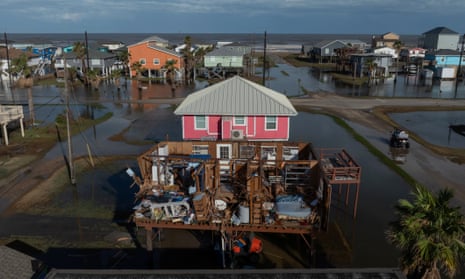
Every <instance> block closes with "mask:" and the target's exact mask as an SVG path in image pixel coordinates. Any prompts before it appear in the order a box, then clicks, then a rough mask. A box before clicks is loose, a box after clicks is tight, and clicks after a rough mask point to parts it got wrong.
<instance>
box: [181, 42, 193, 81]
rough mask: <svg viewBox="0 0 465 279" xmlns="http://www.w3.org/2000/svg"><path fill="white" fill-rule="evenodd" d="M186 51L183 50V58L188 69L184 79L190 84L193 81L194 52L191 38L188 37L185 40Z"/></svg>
mask: <svg viewBox="0 0 465 279" xmlns="http://www.w3.org/2000/svg"><path fill="white" fill-rule="evenodd" d="M184 45H185V47H184V49H183V50H182V54H183V58H184V65H185V67H186V69H185V75H184V79H185V81H186V84H189V83H191V82H192V81H193V70H194V66H195V65H194V64H195V60H194V51H192V50H191V48H192V41H191V37H190V36H186V37H185V38H184Z"/></svg>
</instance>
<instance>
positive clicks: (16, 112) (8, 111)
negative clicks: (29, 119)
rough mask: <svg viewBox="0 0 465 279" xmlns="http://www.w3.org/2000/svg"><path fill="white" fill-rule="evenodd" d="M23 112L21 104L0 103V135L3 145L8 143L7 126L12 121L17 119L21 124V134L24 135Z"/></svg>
mask: <svg viewBox="0 0 465 279" xmlns="http://www.w3.org/2000/svg"><path fill="white" fill-rule="evenodd" d="M23 119H24V113H23V107H22V106H14V105H12V106H5V105H0V125H1V126H2V135H3V140H4V143H5V145H8V144H9V140H8V132H7V126H8V124H9V123H11V122H13V121H18V120H19V124H20V126H21V135H22V136H23V137H24V124H23Z"/></svg>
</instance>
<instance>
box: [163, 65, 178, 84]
mask: <svg viewBox="0 0 465 279" xmlns="http://www.w3.org/2000/svg"><path fill="white" fill-rule="evenodd" d="M176 63H177V61H176V60H174V59H169V60H167V61H166V63H165V66H163V68H165V69H166V81H167V82H168V83H169V84H170V85H171V90H172V91H174V90H175V86H176V83H175V82H176V81H175V78H176V67H175V65H176Z"/></svg>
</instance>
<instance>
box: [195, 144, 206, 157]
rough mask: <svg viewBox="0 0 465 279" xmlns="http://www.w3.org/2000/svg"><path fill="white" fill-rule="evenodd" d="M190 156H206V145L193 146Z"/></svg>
mask: <svg viewBox="0 0 465 279" xmlns="http://www.w3.org/2000/svg"><path fill="white" fill-rule="evenodd" d="M192 154H193V155H208V145H193V146H192Z"/></svg>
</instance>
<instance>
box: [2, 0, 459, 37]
mask: <svg viewBox="0 0 465 279" xmlns="http://www.w3.org/2000/svg"><path fill="white" fill-rule="evenodd" d="M438 26H445V27H448V28H450V29H452V30H453V31H456V32H458V33H461V34H463V32H465V1H464V0H391V1H386V0H244V1H242V0H232V1H223V0H169V1H161V0H112V1H109V0H60V1H58V0H1V2H0V31H1V32H7V33H81V32H83V31H87V32H92V33H260V32H263V31H267V32H270V33H312V34H313V33H322V34H325V33H332V34H381V33H386V32H394V33H397V34H412V35H419V34H422V33H423V32H426V31H428V30H430V29H432V28H435V27H438Z"/></svg>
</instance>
